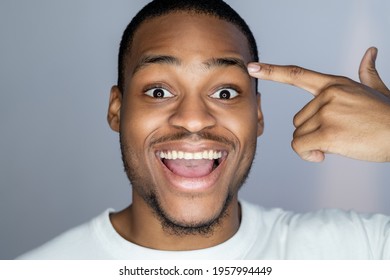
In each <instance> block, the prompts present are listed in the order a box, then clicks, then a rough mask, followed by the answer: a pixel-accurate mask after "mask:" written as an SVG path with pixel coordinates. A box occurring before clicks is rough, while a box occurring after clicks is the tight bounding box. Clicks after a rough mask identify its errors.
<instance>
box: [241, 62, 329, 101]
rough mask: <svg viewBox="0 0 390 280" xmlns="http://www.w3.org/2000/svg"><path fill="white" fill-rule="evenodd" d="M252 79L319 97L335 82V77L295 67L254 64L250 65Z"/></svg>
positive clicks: (249, 70)
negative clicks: (277, 83) (294, 88)
mask: <svg viewBox="0 0 390 280" xmlns="http://www.w3.org/2000/svg"><path fill="white" fill-rule="evenodd" d="M248 72H249V74H250V75H251V76H252V77H255V78H258V79H262V80H268V81H275V82H280V83H284V84H289V85H293V86H296V87H299V88H302V89H304V90H307V91H308V92H310V93H312V94H313V95H314V96H317V95H318V94H320V93H321V91H322V90H323V89H324V88H326V87H328V86H329V84H331V83H332V82H333V81H334V78H335V77H334V76H332V75H327V74H323V73H319V72H316V71H312V70H308V69H305V68H302V67H299V66H295V65H274V64H265V63H255V62H252V63H250V64H248Z"/></svg>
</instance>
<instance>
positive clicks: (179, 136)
mask: <svg viewBox="0 0 390 280" xmlns="http://www.w3.org/2000/svg"><path fill="white" fill-rule="evenodd" d="M179 140H192V141H200V140H211V141H215V142H219V143H222V144H225V145H228V146H231V147H232V148H235V147H236V144H235V142H234V141H233V140H231V139H229V138H227V137H225V136H221V135H216V134H214V133H210V132H207V131H200V132H197V133H192V132H186V131H181V132H177V133H174V134H170V135H164V136H161V137H159V138H156V139H152V140H151V141H150V145H151V146H153V145H156V144H160V143H165V142H169V141H179Z"/></svg>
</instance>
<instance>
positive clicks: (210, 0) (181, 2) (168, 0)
mask: <svg viewBox="0 0 390 280" xmlns="http://www.w3.org/2000/svg"><path fill="white" fill-rule="evenodd" d="M180 11H184V12H192V13H195V14H204V15H210V16H214V17H216V18H219V19H222V20H225V21H227V22H230V23H232V24H234V25H235V26H236V27H238V29H239V30H241V32H242V33H243V34H244V35H245V37H246V38H247V40H248V46H249V51H250V54H251V56H252V60H253V61H258V60H259V57H258V52H257V44H256V40H255V38H254V36H253V34H252V31H251V30H250V28H249V26H248V25H247V23H246V22H245V20H244V19H243V18H242V17H241V16H240V15H239V14H238V13H237V12H236V11H235V10H233V8H232V7H230V6H229V5H228V4H227V3H225V2H224V1H222V0H154V1H152V2H150V3H149V4H147V5H146V6H145V7H143V8H142V9H141V10H140V11H139V12H138V13H137V14H136V15H135V17H134V18H133V19H132V20H131V22H130V23H129V25H128V26H127V27H126V29H125V31H124V32H123V35H122V40H121V43H120V47H119V55H118V87H119V90H120V91H121V92H122V93H123V90H124V88H123V87H124V76H125V75H124V71H125V60H126V57H127V55H128V54H129V52H130V51H131V45H132V42H133V37H134V34H135V32H136V31H137V29H138V28H139V27H140V25H141V24H142V23H143V22H145V21H146V20H149V19H152V18H155V17H159V16H162V15H166V14H169V13H171V12H180ZM256 88H257V80H256Z"/></svg>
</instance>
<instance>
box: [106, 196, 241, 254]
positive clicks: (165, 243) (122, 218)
mask: <svg viewBox="0 0 390 280" xmlns="http://www.w3.org/2000/svg"><path fill="white" fill-rule="evenodd" d="M240 217H241V211H240V206H239V203H238V201H237V195H235V196H234V198H233V199H232V201H231V202H230V204H229V205H228V207H227V209H226V214H225V215H223V216H222V217H221V219H220V221H219V223H218V224H217V225H216V226H215V228H214V229H213V230H212V231H211V232H210V233H208V234H204V233H202V232H201V231H200V232H197V233H195V232H192V233H191V234H185V233H183V234H175V233H174V232H171V231H169V230H167V229H165V228H164V227H163V226H162V222H161V221H160V219H159V218H158V217H157V216H156V214H155V213H154V212H153V210H152V209H151V208H150V207H149V205H147V204H146V203H145V201H144V200H143V199H141V198H140V197H138V196H136V195H134V194H133V203H132V205H130V206H129V207H127V208H126V209H124V210H122V211H121V212H118V213H115V214H113V215H112V216H111V222H112V224H113V226H114V228H115V230H116V231H117V232H118V233H119V234H120V235H121V236H122V237H123V238H125V239H126V240H128V241H130V242H133V243H135V244H137V245H140V246H143V247H147V248H152V249H156V250H169V251H184V250H197V249H204V248H209V247H213V246H216V245H218V244H220V243H222V242H224V241H226V240H228V239H229V238H231V237H232V236H233V235H234V234H235V233H236V232H237V230H238V228H239V225H240Z"/></svg>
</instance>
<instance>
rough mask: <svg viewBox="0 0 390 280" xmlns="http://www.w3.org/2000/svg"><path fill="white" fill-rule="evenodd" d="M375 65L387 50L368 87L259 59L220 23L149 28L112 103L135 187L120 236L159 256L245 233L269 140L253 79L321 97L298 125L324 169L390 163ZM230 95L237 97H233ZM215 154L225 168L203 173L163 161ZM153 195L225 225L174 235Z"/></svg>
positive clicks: (198, 218) (302, 141)
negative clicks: (252, 174)
mask: <svg viewBox="0 0 390 280" xmlns="http://www.w3.org/2000/svg"><path fill="white" fill-rule="evenodd" d="M375 57H376V49H369V50H368V52H367V53H366V55H365V56H364V58H363V60H362V64H361V66H360V80H361V83H358V82H355V81H352V80H350V79H348V78H344V77H338V76H332V75H325V74H321V73H317V72H314V71H311V70H307V69H303V68H300V67H297V66H276V65H271V64H262V63H261V64H259V63H250V62H251V55H250V53H249V48H248V45H247V41H246V38H245V36H244V35H243V34H242V33H241V32H240V31H239V30H238V29H237V28H236V27H235V26H234V25H232V24H230V23H227V22H225V21H222V20H219V19H216V18H213V17H210V16H206V15H193V14H191V15H189V14H188V13H173V14H168V15H166V16H161V17H157V18H154V19H152V20H149V21H147V22H145V23H144V24H142V26H141V27H140V28H139V30H138V31H137V32H136V34H135V37H134V42H133V45H132V49H131V54H130V56H129V57H128V58H127V61H126V69H125V70H126V75H125V84H124V90H123V92H120V91H119V88H118V87H117V86H114V87H113V88H112V90H111V95H110V104H109V110H108V122H109V124H110V127H111V128H112V129H113V130H114V131H117V132H120V133H121V142H122V151H123V155H124V159H125V163H126V164H127V165H128V166H129V170H130V171H128V175H129V177H130V178H131V183H132V187H133V188H132V194H133V202H132V204H131V205H130V206H129V207H128V208H126V209H124V210H123V211H121V212H119V213H115V214H113V215H112V216H111V221H112V224H113V226H114V228H115V229H116V230H117V232H118V233H119V234H120V235H121V236H122V237H124V238H125V239H127V240H129V241H131V242H134V243H136V244H138V245H141V246H144V247H148V248H153V249H160V250H194V249H202V248H208V247H212V246H215V245H218V244H220V243H222V242H224V241H226V240H228V239H229V238H231V237H232V236H233V235H234V234H235V233H236V232H237V230H238V228H239V225H240V215H241V214H240V206H239V203H238V199H237V193H238V190H239V188H240V186H241V183H242V180H243V179H244V178H245V176H246V174H247V172H248V170H249V168H250V166H251V163H252V160H253V157H254V153H255V150H256V139H257V137H259V136H260V135H261V134H262V132H263V115H262V112H261V108H260V95H259V94H257V93H256V89H255V86H254V80H253V79H251V77H250V75H252V76H253V77H256V78H259V79H265V80H272V81H278V82H283V83H288V84H292V85H295V86H298V87H301V88H303V89H305V90H308V91H309V92H311V93H312V94H313V95H314V99H313V100H312V101H311V102H310V103H308V104H307V105H306V106H305V107H304V108H303V109H302V110H301V111H300V112H299V113H298V114H297V115H296V117H295V118H294V125H295V126H296V128H297V129H296V131H295V133H294V140H293V142H292V146H293V149H294V150H295V151H296V152H297V153H298V154H299V155H300V156H301V157H302V158H303V159H305V160H310V161H315V162H318V161H322V160H323V159H324V154H325V153H336V154H340V155H343V156H348V157H352V158H356V159H361V160H370V161H378V162H379V161H389V160H390V145H389V144H388V143H389V141H388V139H390V100H389V95H390V93H389V90H388V88H387V87H386V86H385V85H384V83H383V82H382V81H381V80H380V78H379V75H378V74H377V72H376V70H375ZM234 61H235V63H231V62H234ZM227 62H229V63H227ZM249 63H250V64H249ZM247 64H249V73H250V75H249V74H248V72H247V71H246V69H245V67H244V65H247ZM259 67H260V68H259ZM157 89H158V92H156V90H157ZM226 90H227V91H228V93H229V94H228V95H229V96H228V98H225V97H226V96H225V95H222V93H224V94H225V93H226ZM223 91H224V92H223ZM156 93H158V94H156ZM179 134H180V135H181V136H180V137H177V135H179ZM175 135H176V136H175ZM207 135H208V136H207ZM173 136H175V137H173ZM208 151H212V152H211V154H213V153H214V156H216V157H217V158H218V161H219V165H218V167H216V168H215V169H213V170H211V171H207V172H203V173H202V175H201V176H200V175H199V174H197V173H199V172H193V174H195V175H188V174H189V173H191V172H189V173H188V170H191V168H192V167H193V166H197V165H198V164H197V163H196V161H194V160H191V161H189V162H191V164H190V165H191V166H190V167H188V166H187V167H186V168H182V167H180V168H178V170H179V171H178V172H177V170H175V169H169V168H168V167H167V165H166V164H165V159H162V157H163V156H162V154H164V153H165V154H166V155H168V154H169V156H170V157H176V155H177V154H180V153H182V154H186V155H189V156H190V157H191V158H192V157H197V156H198V155H199V154H204V153H206V154H207V152H208ZM164 157H165V156H164ZM199 162H202V163H204V162H207V160H205V161H202V160H201V161H199ZM180 169H185V170H187V171H186V172H187V173H186V174H184V175H183V173H182V170H180ZM194 170H196V168H195V169H194ZM191 176H192V177H191ZM150 194H153V195H154V196H155V197H156V199H157V200H158V203H159V207H160V208H161V210H162V211H163V212H164V215H165V216H166V218H168V219H169V220H170V221H172V222H173V223H175V224H176V225H179V226H182V227H187V228H191V227H193V228H195V227H197V226H200V225H202V224H203V225H204V224H207V223H212V222H213V221H216V220H218V223H217V224H216V225H214V226H213V227H212V231H210V232H208V233H207V234H202V233H200V232H198V233H196V231H192V232H191V233H190V234H175V233H174V232H173V231H170V230H169V229H167V228H164V226H163V222H162V219H161V217H159V215H157V214H156V210H155V209H154V208H153V207H152V206H151V203H150V201H149V200H148V198H150ZM229 195H231V201H230V202H229V203H228V204H226V205H225V202H226V198H227V197H229ZM224 206H226V209H225V208H224ZM224 209H225V210H224Z"/></svg>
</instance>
